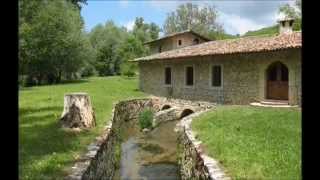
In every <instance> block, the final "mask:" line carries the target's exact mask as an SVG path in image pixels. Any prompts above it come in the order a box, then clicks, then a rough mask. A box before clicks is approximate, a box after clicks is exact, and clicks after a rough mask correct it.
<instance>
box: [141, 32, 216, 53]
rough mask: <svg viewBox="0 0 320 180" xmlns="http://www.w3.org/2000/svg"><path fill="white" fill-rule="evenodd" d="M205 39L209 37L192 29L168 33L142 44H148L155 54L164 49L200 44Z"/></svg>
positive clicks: (205, 40)
mask: <svg viewBox="0 0 320 180" xmlns="http://www.w3.org/2000/svg"><path fill="white" fill-rule="evenodd" d="M207 41H210V39H208V38H206V37H204V36H201V35H200V34H198V33H196V32H194V31H192V30H186V31H182V32H178V33H174V34H170V35H168V36H165V37H162V38H159V39H156V40H153V41H149V42H146V43H144V45H148V46H149V48H150V52H151V53H152V54H155V53H161V52H164V51H169V50H172V49H178V48H183V47H186V46H191V45H195V44H200V43H203V42H207Z"/></svg>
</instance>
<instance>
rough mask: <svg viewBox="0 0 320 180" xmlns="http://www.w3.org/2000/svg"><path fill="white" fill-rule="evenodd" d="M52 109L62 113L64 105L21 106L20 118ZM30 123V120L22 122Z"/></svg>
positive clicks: (53, 111)
mask: <svg viewBox="0 0 320 180" xmlns="http://www.w3.org/2000/svg"><path fill="white" fill-rule="evenodd" d="M46 111H51V112H52V113H55V112H59V111H61V112H60V113H62V111H63V107H62V106H51V107H43V108H19V119H21V120H22V119H24V118H25V116H28V115H32V114H34V113H40V112H46ZM22 123H28V122H22Z"/></svg>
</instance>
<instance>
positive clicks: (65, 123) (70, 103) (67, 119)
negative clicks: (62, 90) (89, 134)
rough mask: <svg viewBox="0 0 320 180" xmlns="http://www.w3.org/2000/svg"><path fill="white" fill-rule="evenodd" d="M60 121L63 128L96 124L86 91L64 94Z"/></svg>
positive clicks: (88, 126)
mask: <svg viewBox="0 0 320 180" xmlns="http://www.w3.org/2000/svg"><path fill="white" fill-rule="evenodd" d="M60 123H61V125H62V127H63V128H91V127H95V126H96V118H95V114H94V111H93V109H92V106H91V101H90V97H89V95H88V94H87V93H71V94H65V96H64V109H63V112H62V115H61V118H60Z"/></svg>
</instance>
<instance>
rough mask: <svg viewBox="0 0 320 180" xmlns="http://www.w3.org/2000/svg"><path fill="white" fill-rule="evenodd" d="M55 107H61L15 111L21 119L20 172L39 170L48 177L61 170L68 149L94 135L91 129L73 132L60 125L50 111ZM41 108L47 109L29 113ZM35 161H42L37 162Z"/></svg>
mask: <svg viewBox="0 0 320 180" xmlns="http://www.w3.org/2000/svg"><path fill="white" fill-rule="evenodd" d="M58 110H59V111H61V110H62V107H48V108H39V109H22V110H20V111H19V114H20V113H22V114H23V115H22V116H21V114H20V117H19V118H21V120H22V121H21V122H20V125H21V126H20V128H19V156H20V161H19V165H20V166H21V169H20V168H19V171H23V172H21V173H22V174H32V177H33V176H34V178H39V177H40V176H42V174H43V175H45V176H48V177H49V176H50V175H53V176H55V175H57V174H61V173H63V169H61V168H60V166H65V165H68V164H70V163H71V162H73V161H72V160H73V157H72V153H71V152H76V151H79V147H80V146H81V145H82V146H83V143H82V142H83V141H84V140H85V141H86V140H88V138H89V139H90V138H91V136H94V133H92V132H87V131H82V132H80V133H74V132H70V131H65V130H63V129H62V128H60V125H59V122H58V119H56V117H55V116H54V115H53V114H52V113H54V112H56V111H58ZM44 111H46V112H47V113H43V114H41V115H33V114H35V113H36V112H44ZM68 154H70V155H68ZM66 156H67V158H66ZM39 162H42V163H43V164H42V165H38V164H39ZM37 166H39V167H37ZM40 167H41V168H40ZM38 168H40V169H38ZM22 176H23V175H22Z"/></svg>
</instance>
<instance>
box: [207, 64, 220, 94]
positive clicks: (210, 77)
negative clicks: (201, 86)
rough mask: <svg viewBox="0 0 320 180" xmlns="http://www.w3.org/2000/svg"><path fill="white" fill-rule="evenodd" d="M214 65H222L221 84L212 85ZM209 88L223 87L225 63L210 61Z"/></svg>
mask: <svg viewBox="0 0 320 180" xmlns="http://www.w3.org/2000/svg"><path fill="white" fill-rule="evenodd" d="M213 66H220V67H221V85H220V86H213V85H212V67H213ZM209 88H210V89H223V64H220V63H210V66H209Z"/></svg>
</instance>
